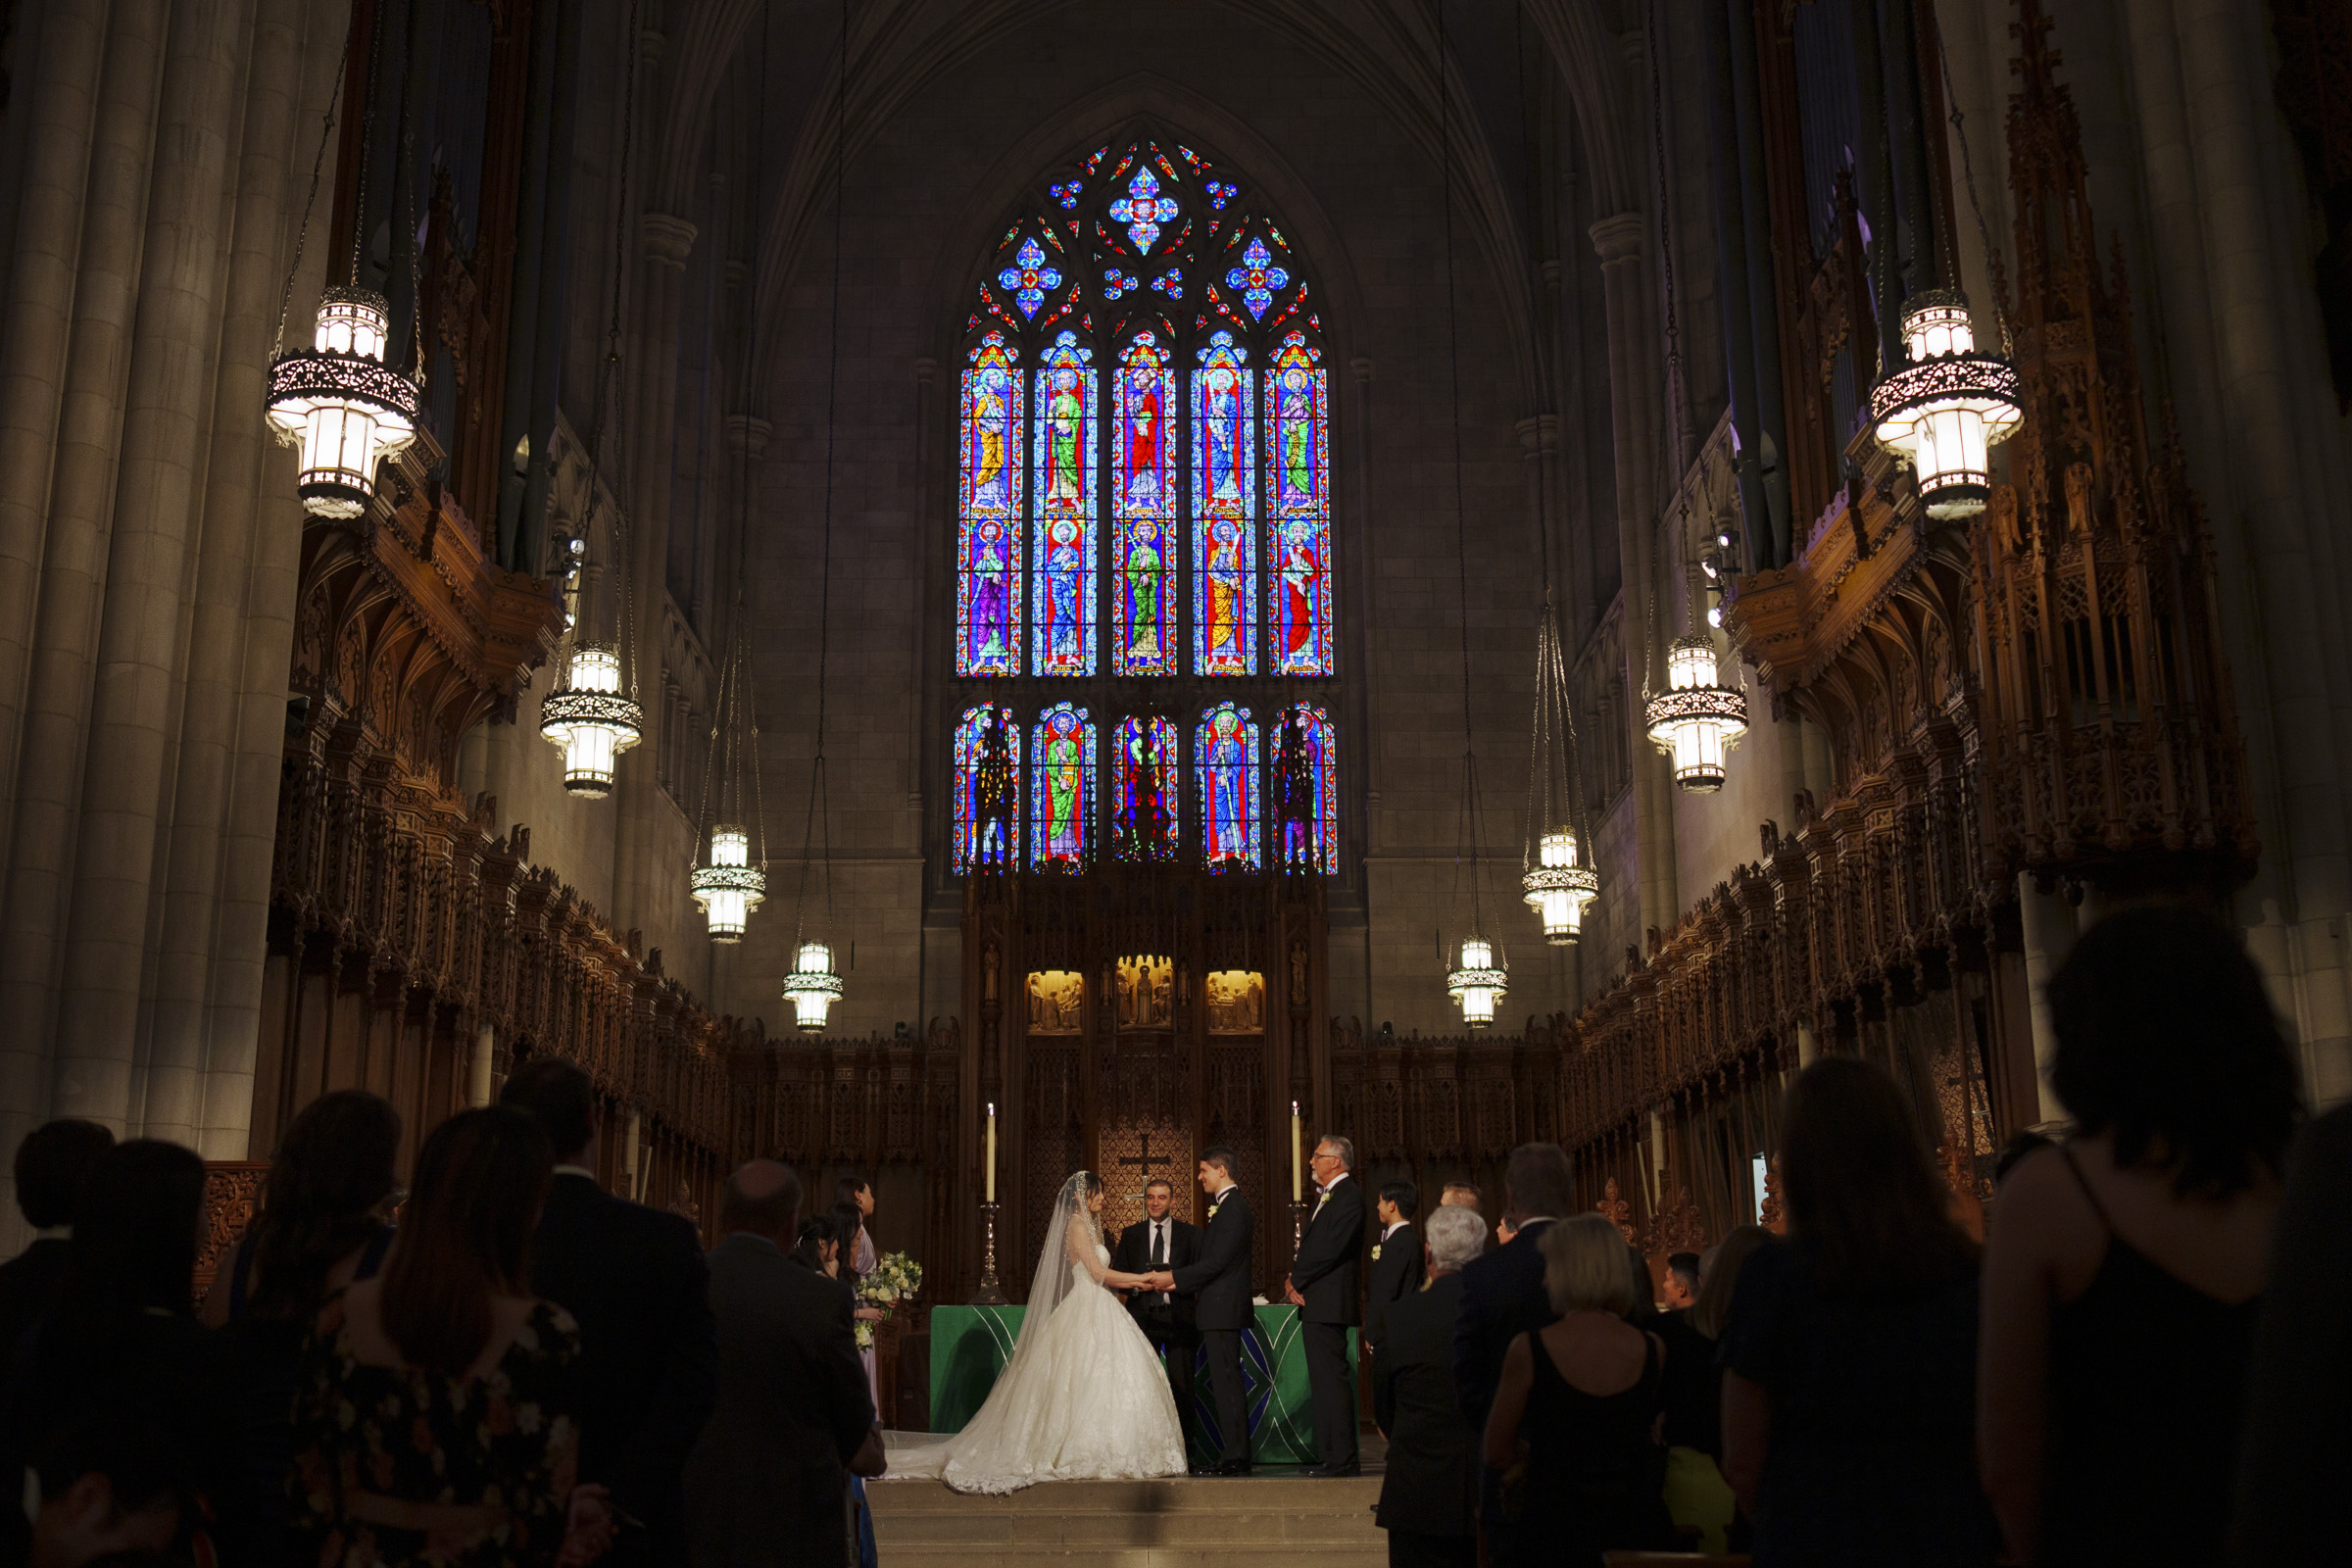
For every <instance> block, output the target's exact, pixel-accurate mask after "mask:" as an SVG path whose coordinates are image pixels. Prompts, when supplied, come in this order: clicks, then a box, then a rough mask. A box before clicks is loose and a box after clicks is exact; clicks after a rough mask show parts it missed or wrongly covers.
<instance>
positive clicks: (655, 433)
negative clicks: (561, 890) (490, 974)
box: [613, 213, 696, 929]
mask: <svg viewBox="0 0 2352 1568" xmlns="http://www.w3.org/2000/svg"><path fill="white" fill-rule="evenodd" d="M695 232H696V230H695V226H694V225H693V224H692V223H690V222H688V221H686V220H684V219H682V218H675V217H672V216H670V215H669V214H667V213H647V214H645V215H644V216H643V217H642V218H641V219H640V220H639V223H638V239H639V243H640V254H641V255H642V256H643V257H644V258H645V261H646V263H647V265H646V267H645V268H644V270H643V272H642V274H641V275H640V277H639V279H638V296H637V328H636V331H635V333H634V334H633V335H634V337H635V340H636V352H637V367H636V375H635V381H636V388H637V394H636V397H635V399H634V403H635V407H636V409H637V429H636V430H635V431H634V432H633V434H634V435H635V437H636V450H635V452H634V453H633V454H632V455H631V458H630V464H629V479H630V491H631V493H630V494H629V495H627V496H623V497H621V498H619V499H620V504H621V505H622V506H624V507H626V508H628V517H629V559H628V562H627V564H626V566H625V569H626V570H627V571H628V573H629V592H630V595H631V607H630V608H631V612H632V613H631V617H630V618H631V620H632V622H633V630H632V633H631V635H632V637H633V639H634V644H633V651H634V655H635V659H636V666H635V667H636V676H637V689H638V700H639V701H640V702H642V703H644V704H645V711H646V735H645V739H644V740H643V741H642V742H641V743H640V744H639V745H638V746H637V748H636V749H635V750H634V751H630V752H627V753H624V754H623V755H622V757H621V759H620V770H619V774H618V786H619V795H620V810H619V812H618V813H617V814H618V817H619V827H620V841H619V846H618V854H617V855H616V856H615V857H614V861H613V907H614V909H615V911H616V922H617V923H618V924H619V925H621V926H623V927H628V926H640V927H645V928H647V929H651V921H652V917H653V914H654V911H656V910H657V909H659V908H660V907H662V905H661V900H660V898H659V896H658V894H657V893H656V891H655V889H654V885H653V879H654V877H655V875H656V874H657V862H658V861H659V860H660V858H661V857H660V855H659V853H658V849H657V834H658V831H659V825H660V818H659V815H658V813H659V812H660V810H661V808H662V785H661V782H660V779H659V773H660V769H659V768H658V767H657V766H656V765H655V759H656V758H658V757H659V756H660V755H661V747H662V734H661V726H662V724H663V723H664V722H666V717H665V715H663V714H662V713H661V712H659V710H660V709H661V707H662V704H661V703H660V701H659V698H660V695H661V691H662V604H663V602H664V600H665V599H666V598H667V597H668V593H669V588H668V581H669V570H668V563H669V489H670V475H671V465H670V443H671V441H672V439H673V437H674V435H675V432H676V429H677V418H678V408H677V400H678V305H679V291H680V286H681V284H682V282H683V280H684V277H685V272H686V256H687V253H688V252H689V251H691V250H692V249H693V248H694V238H695Z"/></svg>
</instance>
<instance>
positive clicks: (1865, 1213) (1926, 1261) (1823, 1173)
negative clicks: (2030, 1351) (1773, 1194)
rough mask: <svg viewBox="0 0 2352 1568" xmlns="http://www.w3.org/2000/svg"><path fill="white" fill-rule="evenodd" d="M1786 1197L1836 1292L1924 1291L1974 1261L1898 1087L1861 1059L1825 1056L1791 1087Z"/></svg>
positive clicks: (1784, 1141) (1784, 1158) (1796, 1226)
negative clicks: (1869, 1290)
mask: <svg viewBox="0 0 2352 1568" xmlns="http://www.w3.org/2000/svg"><path fill="white" fill-rule="evenodd" d="M1781 1197H1782V1198H1783V1199H1784V1200H1785V1201H1787V1203H1788V1205H1789V1237H1790V1239H1791V1240H1793V1241H1795V1242H1797V1243H1799V1244H1801V1245H1803V1246H1804V1247H1806V1248H1807V1249H1808V1250H1810V1251H1811V1252H1812V1254H1813V1257H1814V1260H1815V1263H1816V1266H1817V1267H1818V1268H1819V1269H1820V1271H1821V1277H1822V1282H1823V1283H1824V1284H1825V1285H1827V1286H1829V1287H1830V1288H1831V1289H1833V1290H1862V1289H1865V1288H1867V1289H1872V1290H1894V1291H1918V1290H1926V1289H1930V1288H1932V1287H1935V1286H1937V1285H1943V1284H1948V1283H1949V1282H1950V1281H1952V1280H1953V1279H1955V1278H1957V1277H1958V1276H1959V1275H1960V1274H1962V1273H1963V1272H1965V1271H1966V1270H1967V1268H1968V1267H1969V1265H1970V1264H1971V1263H1972V1262H1973V1261H1974V1260H1975V1258H1976V1254H1977V1248H1976V1244H1975V1243H1974V1242H1972V1241H1970V1240H1969V1239H1968V1233H1967V1232H1965V1231H1963V1230H1961V1229H1960V1227H1959V1226H1958V1225H1957V1224H1955V1223H1953V1221H1952V1217H1951V1212H1950V1205H1951V1201H1952V1195H1951V1190H1950V1189H1949V1188H1948V1187H1947V1186H1946V1185H1945V1183H1944V1180H1943V1177H1942V1176H1941V1174H1939V1173H1938V1172H1937V1170H1936V1161H1935V1158H1934V1156H1932V1155H1931V1154H1930V1153H1929V1152H1928V1146H1927V1143H1926V1141H1925V1140H1924V1139H1922V1138H1921V1136H1920V1131H1919V1124H1918V1121H1917V1119H1916V1118H1915V1116H1914V1115H1913V1112H1912V1109H1911V1105H1910V1103H1909V1102H1908V1101H1906V1100H1905V1099H1904V1098H1903V1091H1902V1089H1901V1087H1900V1086H1899V1085H1897V1084H1896V1083H1895V1081H1894V1079H1893V1078H1892V1077H1891V1076H1889V1075H1888V1074H1887V1070H1886V1069H1885V1068H1883V1067H1880V1066H1877V1065H1876V1064H1874V1063H1872V1062H1867V1061H1864V1060H1862V1059H1861V1058H1860V1057H1858V1056H1824V1057H1823V1058H1822V1059H1821V1060H1819V1061H1816V1062H1815V1063H1813V1065H1812V1066H1810V1067H1807V1068H1806V1069H1805V1070H1804V1071H1803V1072H1801V1073H1798V1074H1797V1075H1796V1082H1795V1083H1793V1084H1791V1085H1790V1086H1789V1102H1788V1107H1787V1110H1786V1112H1785V1114H1784V1116H1783V1119H1782V1127H1781Z"/></svg>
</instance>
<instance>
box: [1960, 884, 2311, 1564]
mask: <svg viewBox="0 0 2352 1568" xmlns="http://www.w3.org/2000/svg"><path fill="white" fill-rule="evenodd" d="M2048 995H2049V1003H2050V1018H2051V1023H2052V1025H2053V1027H2054V1029H2055V1032H2056V1034H2057V1043H2058V1049H2057V1052H2056V1054H2055V1055H2054V1056H2053V1058H2052V1060H2051V1064H2050V1087H2051V1088H2052V1089H2053V1090H2055V1091H2056V1092H2057V1095H2058V1098H2059V1099H2060V1100H2061V1101H2062V1102H2063V1103H2065V1105H2066V1107H2067V1108H2068V1109H2069V1110H2071V1111H2072V1112H2074V1116H2075V1134H2074V1136H2073V1137H2072V1138H2071V1139H2069V1140H2068V1141H2067V1142H2066V1143H2065V1144H2064V1145H2062V1146H2060V1147H2059V1148H2057V1149H2054V1150H2044V1151H2041V1152H2036V1153H2033V1154H2029V1155H2027V1156H2026V1157H2025V1158H2024V1159H2023V1160H2021V1161H2019V1163H2018V1165H2017V1168H2016V1169H2015V1170H2013V1171H2012V1172H2010V1175H2009V1180H2008V1184H2007V1185H2006V1186H2005V1187H2003V1188H2002V1190H2001V1197H2000V1201H1999V1203H1998V1204H1997V1205H1996V1209H1997V1212H1996V1217H1995V1221H1994V1225H1993V1234H1992V1244H1991V1248H1990V1250H1989V1252H1988V1254H1987V1257H1986V1262H1985V1340H1984V1347H1983V1351H1982V1356H1981V1359H1980V1363H1979V1364H1980V1367H1981V1372H1980V1377H1981V1378H1982V1388H1983V1398H1984V1405H1983V1418H1982V1422H1981V1430H1980V1435H1979V1446H1978V1452H1979V1455H1980V1457H1981V1459H1982V1461H1983V1463H1984V1466H1985V1486H1986V1490H1987V1491H1988V1492H1989V1493H1990V1495H1991V1496H1992V1499H1993V1505H1994V1507H1995V1508H1996V1510H1997V1511H1998V1512H1999V1515H2000V1521H2001V1529H2002V1534H2003V1536H2004V1537H2005V1538H2006V1540H2007V1543H2008V1548H2009V1551H2010V1553H2011V1554H2012V1555H2013V1556H2014V1557H2015V1558H2016V1560H2018V1561H2020V1562H2043V1563H2068V1564H2100V1563H2126V1562H2129V1563H2132V1564H2135V1565H2137V1564H2157V1565H2161V1564H2168V1563H2182V1564H2186V1563H2211V1562H2215V1561H2218V1560H2220V1558H2221V1557H2222V1555H2223V1552H2224V1549H2225V1543H2226V1541H2227V1539H2228V1534H2229V1495H2230V1484H2231V1479H2232V1477H2233V1475H2234V1473H2235V1467H2236V1460H2237V1439H2238V1433H2239V1430H2240V1424H2241V1418H2242V1411H2243V1408H2244V1404H2245V1391H2246V1367H2247V1360H2248V1357H2249V1355H2250V1353H2251V1349H2252V1346H2253V1340H2254V1332H2255V1322H2256V1319H2257V1317H2258V1316H2259V1314H2260V1313H2261V1311H2262V1299H2263V1289H2264V1285H2265V1283H2266V1281H2267V1280H2268V1279H2269V1277H2270V1258H2271V1238H2272V1232H2273V1229H2274V1227H2275V1225H2276V1222H2277V1218H2278V1194H2279V1174H2280V1169H2281V1166H2282V1164H2283V1162H2284V1159H2285V1155H2286V1149H2287V1144H2288V1142H2289V1140H2290V1139H2291V1138H2292V1137H2293V1135H2294V1130H2295V1125H2296V1121H2297V1119H2298V1117H2299V1116H2300V1114H2301V1097H2300V1093H2299V1090H2298V1087H2297V1073H2296V1065H2295V1058H2294V1055H2293V1053H2292V1051H2291V1050H2290V1048H2289V1047H2288V1046H2287V1043H2286V1040H2285V1036H2284V1034H2283V1032H2282V1031H2281V1030H2280V1028H2279V1025H2278V1015H2277V1013H2276V1012H2275V1010H2274V1009H2273V1007H2272V1005H2271V1001H2270V995H2269V992H2268V990H2267V989H2266V987H2265V985H2264V983H2263V979H2262V975H2261V972H2260V971H2259V970H2257V969H2256V968H2255V966H2254V963H2253V960H2252V959H2250V958H2249V957H2247V956H2246V954H2245V951H2244V949H2243V948H2241V947H2240V946H2239V945H2238V941H2237V938H2236V936H2235V935H2234V934H2233V933H2231V932H2230V931H2229V930H2227V929H2226V928H2224V927H2223V926H2222V925H2221V924H2220V922H2218V921H2217V920H2215V919H2214V918H2213V917H2212V916H2211V915H2209V914H2207V913H2205V912H2204V911H2202V910H2200V909H2193V908H2188V907H2179V906H2147V907H2138V908H2131V909H2124V910H2120V911H2118V912H2117V913H2115V914H2112V915H2109V916H2108V917H2107V918H2106V919H2104V920H2102V921H2100V922H2099V923H2098V924H2097V925H2095V926H2092V927H2091V928H2090V929H2089V930H2088V931H2086V932H2084V933H2083V935H2082V940H2081V941H2079V942H2078V943H2076V944H2075V948H2074V951H2073V953H2071V954H2070V955H2069V956H2068V957H2067V960H2066V962H2065V964H2064V965H2062V966H2061V967H2060V969H2059V971H2058V973H2057V974H2056V975H2054V976H2053V977H2052V978H2051V980H2050V984H2049V992H2048ZM2340 1222H2341V1216H2340V1215H2339V1216H2338V1223H2340Z"/></svg>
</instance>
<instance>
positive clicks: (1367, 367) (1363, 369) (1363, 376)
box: [1348, 354, 1372, 386]
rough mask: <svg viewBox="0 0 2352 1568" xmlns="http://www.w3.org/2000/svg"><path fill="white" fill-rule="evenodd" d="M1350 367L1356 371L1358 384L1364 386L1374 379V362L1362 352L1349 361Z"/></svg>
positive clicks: (1356, 382)
mask: <svg viewBox="0 0 2352 1568" xmlns="http://www.w3.org/2000/svg"><path fill="white" fill-rule="evenodd" d="M1348 369H1349V370H1352V371H1353V372H1354V373H1355V384H1356V385H1357V386H1362V385H1364V384H1365V383H1366V382H1368V381H1370V380H1371V379H1372V362H1371V361H1370V360H1368V359H1365V358H1364V357H1363V356H1362V355H1360V354H1359V355H1357V356H1356V357H1355V358H1354V359H1352V360H1349V361H1348Z"/></svg>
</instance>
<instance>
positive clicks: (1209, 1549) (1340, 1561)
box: [866, 1475, 1388, 1568]
mask: <svg viewBox="0 0 2352 1568" xmlns="http://www.w3.org/2000/svg"><path fill="white" fill-rule="evenodd" d="M866 1490H867V1497H868V1499H869V1501H870V1503H871V1505H872V1507H873V1511H874V1540H875V1544H876V1545H877V1546H878V1547H879V1549H880V1554H881V1557H882V1560H883V1562H884V1564H885V1565H886V1568H1028V1565H1031V1564H1037V1563H1047V1564H1060V1563H1063V1562H1067V1563H1069V1564H1070V1565H1071V1568H1076V1565H1077V1564H1078V1563H1079V1562H1080V1560H1081V1559H1083V1560H1084V1561H1085V1562H1086V1563H1088V1564H1108V1565H1111V1568H1212V1565H1213V1564H1229V1563H1231V1562H1233V1561H1234V1560H1235V1559H1236V1558H1237V1557H1238V1558H1243V1559H1248V1560H1251V1561H1259V1560H1270V1559H1273V1558H1277V1557H1278V1558H1280V1559H1281V1561H1282V1563H1283V1565H1284V1568H1377V1565H1379V1564H1382V1563H1385V1562H1386V1561H1387V1558H1388V1538H1387V1536H1386V1535H1385V1534H1384V1533H1383V1532H1382V1531H1381V1530H1380V1529H1379V1528H1378V1527H1377V1526H1375V1525H1374V1524H1373V1522H1372V1505H1373V1503H1374V1501H1375V1500H1376V1499H1377V1498H1378V1497H1379V1495H1380V1481H1379V1478H1378V1477H1376V1476H1364V1477H1358V1478H1350V1479H1346V1480H1335V1481H1316V1480H1308V1479H1305V1478H1303V1477H1298V1476H1281V1475H1275V1476H1264V1477H1243V1478H1235V1479H1230V1480H1226V1479H1220V1480H1190V1479H1186V1480H1173V1479H1171V1480H1166V1481H1065V1482H1049V1483H1046V1484H1045V1485H1042V1486H1035V1487H1030V1488H1027V1489H1025V1490H1023V1491H1020V1492H1016V1493H1014V1494H1012V1495H1009V1496H1003V1497H987V1496H967V1495H961V1494H958V1493H955V1492H951V1491H949V1490H948V1489H947V1488H946V1487H944V1486H942V1485H941V1484H940V1483H938V1482H936V1481H896V1482H893V1481H881V1482H876V1483H873V1484H872V1485H871V1486H869V1487H868V1488H867V1489H866Z"/></svg>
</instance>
